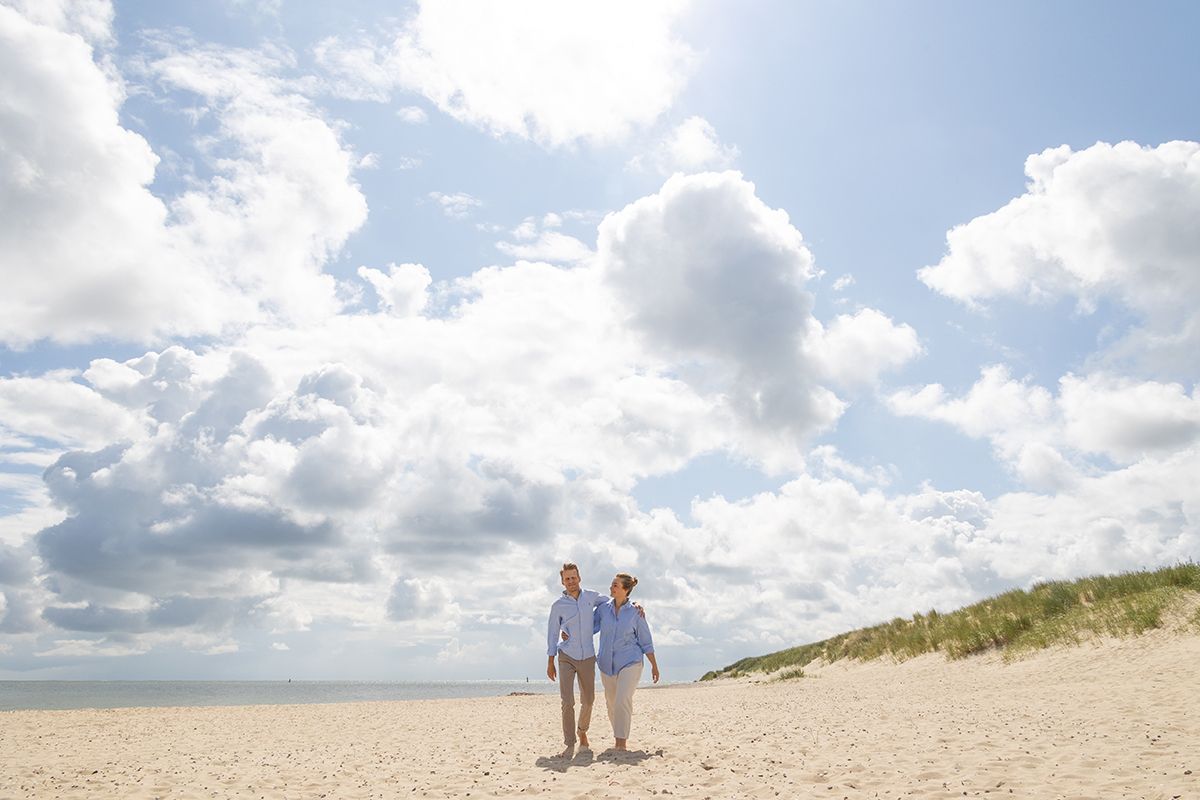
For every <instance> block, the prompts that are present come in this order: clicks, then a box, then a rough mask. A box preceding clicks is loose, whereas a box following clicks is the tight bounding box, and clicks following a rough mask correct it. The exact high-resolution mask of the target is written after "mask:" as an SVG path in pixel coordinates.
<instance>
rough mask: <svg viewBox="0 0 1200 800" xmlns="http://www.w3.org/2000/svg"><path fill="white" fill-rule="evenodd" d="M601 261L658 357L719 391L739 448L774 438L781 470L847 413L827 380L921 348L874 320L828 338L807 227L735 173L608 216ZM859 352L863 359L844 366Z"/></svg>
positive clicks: (686, 183) (869, 370)
mask: <svg viewBox="0 0 1200 800" xmlns="http://www.w3.org/2000/svg"><path fill="white" fill-rule="evenodd" d="M597 261H598V264H599V267H600V270H601V274H602V275H603V276H604V280H605V282H606V284H607V285H608V286H609V287H611V289H612V291H613V292H614V294H615V295H616V297H617V298H618V299H619V302H620V304H621V307H620V311H621V312H622V313H624V314H626V315H627V316H628V322H629V325H630V326H631V328H632V329H633V330H635V331H636V332H638V333H639V334H640V338H641V341H642V343H643V345H644V346H645V347H646V348H647V350H648V352H649V353H651V354H653V355H654V356H656V357H658V358H661V359H665V360H667V361H668V362H673V363H675V364H676V365H678V366H677V367H675V369H677V370H678V374H679V376H680V378H681V379H682V380H684V381H685V382H687V383H689V384H690V385H692V386H693V388H695V389H696V391H698V392H701V393H702V394H707V393H718V394H719V395H720V397H721V398H722V402H723V403H724V404H727V406H728V408H729V410H730V412H731V413H732V414H733V415H734V417H735V419H737V420H739V421H740V423H741V425H742V426H744V427H743V432H744V433H746V434H747V436H746V438H744V439H743V441H750V440H754V439H758V438H760V437H761V439H762V441H763V442H764V443H765V442H766V441H770V442H773V443H774V444H773V445H770V446H768V447H767V448H766V451H767V452H771V451H774V452H773V456H772V459H771V460H772V462H773V464H774V465H775V467H776V468H778V467H779V466H782V465H783V464H785V463H790V464H792V465H797V464H798V463H800V462H802V460H803V453H802V451H801V450H800V449H798V448H799V446H800V444H801V443H802V442H803V440H804V439H805V438H806V437H808V436H810V435H812V434H813V433H815V432H817V431H820V430H824V429H827V428H828V427H830V426H831V425H832V424H833V423H834V421H835V420H836V419H837V418H838V417H839V416H840V414H841V413H842V410H843V408H844V401H843V400H841V399H840V398H838V397H837V396H836V395H835V394H834V393H833V391H831V390H830V388H829V387H828V386H827V385H826V379H827V378H834V379H837V380H839V381H841V380H842V379H847V380H848V379H849V378H853V379H854V381H858V382H870V381H871V380H873V379H874V378H875V376H876V373H877V370H880V369H886V368H889V367H893V366H897V365H898V364H900V363H902V362H903V361H905V360H907V359H908V358H911V357H912V356H913V355H915V354H916V352H917V351H918V349H919V348H918V346H917V344H916V337H915V334H914V333H913V331H912V330H911V329H910V328H907V327H906V326H900V327H897V326H894V325H893V324H892V323H891V321H890V320H888V319H887V318H886V317H884V316H883V315H881V314H878V312H863V313H862V314H860V315H858V316H857V317H855V318H845V319H841V320H839V321H837V322H835V324H834V327H833V329H832V332H831V333H829V335H826V332H824V331H823V330H822V327H821V325H820V323H819V322H818V321H817V320H815V319H814V317H813V316H812V297H811V295H810V294H809V292H808V291H807V289H806V288H805V287H806V283H807V281H808V280H809V279H810V278H811V277H813V275H814V273H815V270H814V266H813V257H812V254H811V253H810V252H809V250H808V248H807V247H805V245H804V243H803V240H802V237H801V235H800V232H799V231H797V230H796V229H795V228H794V227H792V225H791V223H790V222H789V220H788V216H787V214H786V213H785V212H783V211H781V210H777V209H770V208H768V207H767V206H766V205H765V204H763V202H762V201H761V200H759V199H758V197H757V196H756V195H755V193H754V186H753V184H751V183H749V182H748V181H746V180H744V179H743V178H742V177H741V175H740V174H738V173H736V172H725V173H702V174H698V175H691V176H682V175H676V176H674V177H672V178H670V179H668V180H667V182H666V183H665V184H664V185H663V187H662V189H661V190H660V191H659V192H658V193H657V194H654V195H651V196H649V197H645V198H642V199H641V200H638V201H637V202H635V203H632V204H630V205H629V206H627V207H626V208H624V209H622V210H621V211H619V212H617V213H614V214H611V215H609V216H608V217H607V218H606V219H605V220H604V222H603V223H601V225H600V234H599V241H598V254H597ZM849 351H854V352H855V355H856V356H857V357H859V359H860V363H859V364H857V365H855V366H854V367H850V366H849V365H841V364H838V363H836V362H837V358H838V356H839V354H840V353H843V352H849ZM755 450H756V448H755V447H751V451H752V452H754V451H755ZM759 452H762V451H759Z"/></svg>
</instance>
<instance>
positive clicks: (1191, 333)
mask: <svg viewBox="0 0 1200 800" xmlns="http://www.w3.org/2000/svg"><path fill="white" fill-rule="evenodd" d="M1025 173H1026V175H1027V176H1028V177H1029V185H1028V189H1027V191H1026V193H1025V194H1023V195H1021V196H1020V197H1017V198H1015V199H1013V200H1012V201H1010V202H1009V203H1008V204H1007V205H1005V206H1004V207H1002V208H1000V209H998V210H996V211H994V212H992V213H990V214H986V215H984V216H981V217H977V218H975V219H973V220H971V221H970V222H968V223H966V224H964V225H960V226H958V227H956V228H954V229H953V230H951V231H950V232H949V233H948V234H947V237H946V242H947V253H946V255H945V256H944V257H943V258H942V260H941V261H939V262H938V263H937V264H935V265H933V266H930V267H926V268H924V269H922V270H921V271H920V272H919V273H918V276H919V277H920V279H921V280H922V281H923V282H925V283H926V284H927V285H928V286H930V287H931V288H933V289H935V290H936V291H938V292H941V293H942V294H944V295H946V296H948V297H952V298H954V299H956V300H960V301H962V302H964V303H968V304H971V305H977V304H979V303H983V302H986V301H988V300H992V299H996V298H1002V297H1012V298H1017V299H1021V300H1026V301H1032V302H1037V301H1044V300H1052V299H1055V298H1059V297H1071V298H1074V299H1075V300H1076V302H1077V303H1078V305H1079V307H1080V309H1081V310H1083V311H1085V312H1089V311H1091V310H1092V309H1094V308H1095V306H1096V304H1097V303H1098V302H1099V301H1100V300H1102V299H1108V300H1111V301H1113V302H1115V303H1117V304H1119V305H1121V306H1124V307H1126V308H1127V309H1129V310H1130V311H1132V312H1133V313H1134V314H1135V315H1136V316H1137V318H1138V319H1139V321H1140V322H1139V324H1138V325H1137V326H1136V327H1135V328H1134V329H1133V330H1131V331H1129V332H1128V333H1127V335H1126V336H1125V338H1124V339H1123V340H1121V341H1120V342H1117V343H1116V344H1114V345H1113V346H1112V348H1111V351H1112V354H1113V355H1119V356H1125V357H1137V358H1138V359H1139V360H1143V361H1146V362H1147V363H1150V364H1155V365H1157V366H1159V367H1160V368H1164V369H1167V370H1170V371H1174V372H1177V373H1178V372H1179V371H1180V370H1182V371H1183V373H1184V374H1186V375H1188V376H1189V377H1190V378H1194V376H1195V363H1196V362H1195V359H1194V353H1195V352H1196V349H1197V347H1198V346H1200V316H1198V315H1197V311H1196V308H1195V303H1194V302H1193V299H1194V298H1195V297H1196V296H1197V294H1200V271H1197V270H1196V266H1195V265H1196V258H1197V253H1200V227H1198V226H1197V225H1196V224H1195V220H1196V219H1197V217H1198V216H1200V143H1196V142H1183V141H1177V142H1168V143H1166V144H1162V145H1159V146H1157V147H1145V146H1141V145H1138V144H1136V143H1134V142H1121V143H1119V144H1116V145H1110V144H1105V143H1103V142H1101V143H1098V144H1096V145H1093V146H1092V147H1089V148H1087V149H1085V150H1081V151H1079V152H1074V151H1072V150H1071V148H1069V147H1067V146H1065V145H1064V146H1062V147H1056V148H1051V149H1048V150H1045V151H1044V152H1042V153H1040V154H1037V155H1032V156H1030V157H1029V158H1028V159H1027V160H1026V162H1025Z"/></svg>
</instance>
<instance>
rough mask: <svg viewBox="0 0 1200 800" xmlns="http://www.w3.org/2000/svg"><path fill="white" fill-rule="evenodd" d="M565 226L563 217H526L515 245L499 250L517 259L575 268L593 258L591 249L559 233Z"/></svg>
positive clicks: (515, 232) (514, 234)
mask: <svg viewBox="0 0 1200 800" xmlns="http://www.w3.org/2000/svg"><path fill="white" fill-rule="evenodd" d="M562 224H563V218H562V216H561V215H559V214H546V215H544V216H543V217H542V218H541V219H538V218H537V217H526V218H525V219H524V220H522V221H521V224H520V225H518V226H517V227H516V228H514V229H513V231H512V238H513V239H514V240H515V241H512V242H496V249H497V250H499V251H500V252H502V253H504V254H505V255H508V256H511V257H513V258H519V259H524V260H527V261H549V262H551V263H555V264H572V263H576V262H581V261H585V260H587V259H589V258H591V257H592V255H593V252H592V250H591V248H589V247H588V246H587V245H586V244H584V243H583V242H582V241H580V240H579V239H577V238H575V237H574V236H570V235H568V234H565V233H563V232H562V231H561V230H558V228H560V227H561V226H562Z"/></svg>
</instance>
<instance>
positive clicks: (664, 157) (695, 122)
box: [630, 117, 739, 175]
mask: <svg viewBox="0 0 1200 800" xmlns="http://www.w3.org/2000/svg"><path fill="white" fill-rule="evenodd" d="M738 155H739V151H738V148H737V146H736V145H726V144H722V143H721V138H720V137H719V136H718V135H717V131H716V129H715V128H714V127H713V126H712V124H711V123H709V122H708V120H706V119H704V118H703V117H688V118H687V119H685V120H684V121H683V122H681V123H680V124H679V125H677V126H676V127H675V128H673V129H672V130H671V131H670V132H669V133H668V134H667V135H666V136H664V137H663V139H662V140H661V141H660V142H658V144H656V145H655V146H654V148H653V149H652V150H651V152H650V154H649V155H648V156H637V157H635V158H633V159H632V160H631V161H630V167H632V168H634V169H641V168H643V167H646V166H649V167H652V168H654V169H657V170H658V171H659V172H661V173H663V174H666V175H669V174H671V173H673V172H700V171H703V170H720V169H726V168H728V167H731V166H733V163H734V162H735V161H737V158H738Z"/></svg>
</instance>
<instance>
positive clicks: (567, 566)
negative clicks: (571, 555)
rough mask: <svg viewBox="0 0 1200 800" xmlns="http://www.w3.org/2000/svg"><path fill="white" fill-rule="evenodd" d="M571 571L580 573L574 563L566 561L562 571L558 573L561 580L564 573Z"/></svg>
mask: <svg viewBox="0 0 1200 800" xmlns="http://www.w3.org/2000/svg"><path fill="white" fill-rule="evenodd" d="M571 570H575V571H576V572H579V567H577V566H575V562H574V561H564V562H563V565H562V569H560V570H559V571H558V576H559V577H560V578H561V577H562V575H563V573H564V572H570V571H571Z"/></svg>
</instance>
